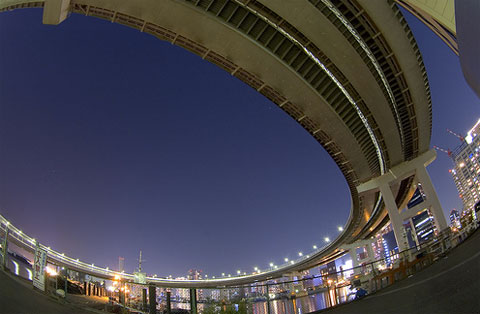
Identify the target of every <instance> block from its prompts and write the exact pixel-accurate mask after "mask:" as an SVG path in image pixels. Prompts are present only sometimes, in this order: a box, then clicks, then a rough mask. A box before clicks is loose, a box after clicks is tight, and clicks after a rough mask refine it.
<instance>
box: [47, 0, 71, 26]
mask: <svg viewBox="0 0 480 314" xmlns="http://www.w3.org/2000/svg"><path fill="white" fill-rule="evenodd" d="M69 7H70V0H45V5H44V7H43V24H50V25H57V24H60V23H61V22H63V20H65V19H66V18H67V16H68V13H69Z"/></svg>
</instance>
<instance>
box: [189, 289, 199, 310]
mask: <svg viewBox="0 0 480 314" xmlns="http://www.w3.org/2000/svg"><path fill="white" fill-rule="evenodd" d="M190 313H191V314H197V289H190Z"/></svg>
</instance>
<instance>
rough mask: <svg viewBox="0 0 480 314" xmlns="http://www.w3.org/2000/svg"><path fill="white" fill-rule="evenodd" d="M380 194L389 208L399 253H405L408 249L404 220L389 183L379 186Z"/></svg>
mask: <svg viewBox="0 0 480 314" xmlns="http://www.w3.org/2000/svg"><path fill="white" fill-rule="evenodd" d="M379 188H380V193H381V194H382V197H383V201H384V202H385V207H386V208H387V212H388V217H390V223H391V225H392V229H393V233H394V235H395V239H396V240H397V245H398V251H399V252H401V251H404V250H406V249H408V247H407V243H406V239H405V237H404V230H403V220H402V218H401V217H400V213H399V211H398V207H397V202H396V201H395V197H394V196H393V193H392V189H391V188H390V183H389V182H383V183H382V184H380V186H379Z"/></svg>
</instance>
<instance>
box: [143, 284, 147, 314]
mask: <svg viewBox="0 0 480 314" xmlns="http://www.w3.org/2000/svg"><path fill="white" fill-rule="evenodd" d="M142 311H147V289H145V288H143V289H142Z"/></svg>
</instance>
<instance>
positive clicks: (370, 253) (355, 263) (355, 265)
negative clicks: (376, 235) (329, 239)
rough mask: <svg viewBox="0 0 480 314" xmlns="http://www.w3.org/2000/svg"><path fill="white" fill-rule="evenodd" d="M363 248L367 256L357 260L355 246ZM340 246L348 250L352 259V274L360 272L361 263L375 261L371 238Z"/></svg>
mask: <svg viewBox="0 0 480 314" xmlns="http://www.w3.org/2000/svg"><path fill="white" fill-rule="evenodd" d="M360 247H361V248H364V249H365V250H366V251H367V258H364V259H362V260H358V258H357V248H360ZM342 248H343V249H344V250H346V251H348V254H349V255H350V258H351V259H352V266H353V274H354V275H358V274H360V273H361V272H362V269H361V268H360V267H359V266H360V264H361V263H372V262H374V261H375V254H374V252H373V249H372V241H371V240H363V241H357V242H355V243H352V244H348V245H344V246H342Z"/></svg>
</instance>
